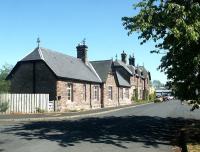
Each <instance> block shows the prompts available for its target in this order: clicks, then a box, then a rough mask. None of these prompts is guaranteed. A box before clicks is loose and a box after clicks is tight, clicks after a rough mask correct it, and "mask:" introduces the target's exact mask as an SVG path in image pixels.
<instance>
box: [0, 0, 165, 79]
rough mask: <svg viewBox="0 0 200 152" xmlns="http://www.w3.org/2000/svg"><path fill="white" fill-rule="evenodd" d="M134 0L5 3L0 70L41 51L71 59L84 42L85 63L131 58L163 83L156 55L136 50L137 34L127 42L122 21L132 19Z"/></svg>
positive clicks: (1, 17)
mask: <svg viewBox="0 0 200 152" xmlns="http://www.w3.org/2000/svg"><path fill="white" fill-rule="evenodd" d="M137 1H138V0H132V1H131V0H6V1H1V5H0V21H1V25H0V27H1V28H0V67H1V66H2V65H4V64H5V63H8V64H11V65H15V64H16V63H17V62H18V61H20V60H21V59H22V58H23V57H25V56H26V55H27V54H29V53H30V52H31V51H33V50H34V48H36V47H37V43H36V40H37V37H39V38H40V40H41V43H40V46H41V47H44V48H48V49H52V50H55V51H58V52H62V53H65V54H67V55H70V56H74V57H76V46H77V45H78V44H79V43H80V42H81V41H82V40H83V39H84V38H85V39H86V44H87V46H88V58H89V60H91V61H93V60H106V59H111V58H113V60H115V59H116V54H117V57H118V59H121V53H122V51H123V50H124V51H125V52H126V53H127V56H129V55H132V54H134V56H135V59H136V65H144V66H145V68H146V69H147V70H148V71H150V72H151V77H152V80H160V81H161V82H162V83H165V82H166V81H167V78H166V75H164V73H161V72H160V71H158V70H157V68H158V66H159V65H160V59H161V57H162V56H161V55H157V54H151V53H150V51H151V50H153V49H154V45H155V44H154V43H153V42H147V43H146V44H143V45H140V42H141V40H138V35H139V34H138V33H134V34H132V35H131V36H128V35H127V32H128V31H126V30H125V29H124V27H123V25H122V21H121V18H122V17H124V16H134V15H136V14H137V11H136V10H134V9H133V7H132V5H133V3H135V2H137Z"/></svg>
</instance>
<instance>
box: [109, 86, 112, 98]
mask: <svg viewBox="0 0 200 152" xmlns="http://www.w3.org/2000/svg"><path fill="white" fill-rule="evenodd" d="M108 99H110V100H112V99H113V93H112V87H111V86H109V87H108Z"/></svg>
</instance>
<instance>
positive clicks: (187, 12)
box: [122, 0, 200, 102]
mask: <svg viewBox="0 0 200 152" xmlns="http://www.w3.org/2000/svg"><path fill="white" fill-rule="evenodd" d="M134 8H135V9H139V13H138V14H137V15H135V16H133V17H123V18H122V21H123V25H124V27H125V29H126V30H128V35H130V34H132V33H133V32H139V33H140V35H139V37H138V38H139V39H141V44H143V43H145V42H146V41H149V40H153V41H154V42H155V43H156V45H155V50H151V52H156V53H164V56H163V57H162V59H161V65H160V66H159V69H160V70H161V71H164V72H165V73H166V74H167V77H168V79H169V80H170V81H169V82H168V84H170V85H171V86H173V88H174V90H175V92H176V95H177V96H178V97H179V98H180V99H182V100H183V99H192V100H195V101H198V102H199V99H200V1H199V0H141V1H140V2H139V3H137V4H134Z"/></svg>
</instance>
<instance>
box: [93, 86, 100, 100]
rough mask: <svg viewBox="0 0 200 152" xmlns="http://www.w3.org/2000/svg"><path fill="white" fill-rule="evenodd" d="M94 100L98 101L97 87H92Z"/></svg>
mask: <svg viewBox="0 0 200 152" xmlns="http://www.w3.org/2000/svg"><path fill="white" fill-rule="evenodd" d="M94 100H97V101H98V100H99V86H97V85H95V86H94Z"/></svg>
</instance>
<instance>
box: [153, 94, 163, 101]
mask: <svg viewBox="0 0 200 152" xmlns="http://www.w3.org/2000/svg"><path fill="white" fill-rule="evenodd" d="M154 102H163V97H162V96H160V95H157V96H156V99H155V100H154Z"/></svg>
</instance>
